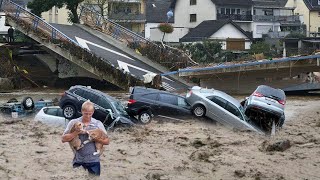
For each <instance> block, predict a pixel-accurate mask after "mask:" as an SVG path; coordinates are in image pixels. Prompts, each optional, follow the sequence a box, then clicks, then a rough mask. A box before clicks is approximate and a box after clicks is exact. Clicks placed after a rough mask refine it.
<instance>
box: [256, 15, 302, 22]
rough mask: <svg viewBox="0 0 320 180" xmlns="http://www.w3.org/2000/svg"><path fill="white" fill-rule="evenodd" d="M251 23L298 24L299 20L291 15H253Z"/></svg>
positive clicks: (296, 16)
mask: <svg viewBox="0 0 320 180" xmlns="http://www.w3.org/2000/svg"><path fill="white" fill-rule="evenodd" d="M253 21H262V22H280V23H281V22H283V23H294V22H300V19H299V16H298V15H292V16H265V15H254V16H253Z"/></svg>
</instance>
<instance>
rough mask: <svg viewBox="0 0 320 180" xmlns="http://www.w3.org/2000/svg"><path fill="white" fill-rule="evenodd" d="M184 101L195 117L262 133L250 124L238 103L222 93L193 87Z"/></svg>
mask: <svg viewBox="0 0 320 180" xmlns="http://www.w3.org/2000/svg"><path fill="white" fill-rule="evenodd" d="M186 99H187V102H188V103H189V104H190V105H191V107H192V112H193V114H194V115H195V116H197V117H201V116H207V117H209V118H210V119H213V120H215V121H218V122H220V123H222V124H225V125H227V126H232V127H234V128H237V129H249V130H252V131H256V132H259V133H262V131H261V130H260V129H259V128H257V127H255V126H254V125H252V124H251V123H250V120H249V119H248V117H247V116H246V115H245V113H244V110H243V107H242V106H241V104H240V102H239V101H238V100H236V99H234V98H233V97H231V96H230V95H228V94H226V93H224V92H222V91H218V90H215V89H204V88H201V87H199V86H195V87H193V88H192V89H191V90H190V91H189V92H188V93H187V95H186Z"/></svg>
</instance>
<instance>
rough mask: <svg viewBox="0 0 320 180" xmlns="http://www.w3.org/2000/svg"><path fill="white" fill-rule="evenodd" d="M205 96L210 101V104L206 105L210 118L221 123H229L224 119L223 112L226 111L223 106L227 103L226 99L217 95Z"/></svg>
mask: <svg viewBox="0 0 320 180" xmlns="http://www.w3.org/2000/svg"><path fill="white" fill-rule="evenodd" d="M207 98H208V99H209V100H210V101H211V104H210V105H208V110H209V113H207V114H208V116H209V117H210V118H211V119H214V120H216V121H218V122H220V123H222V124H229V123H228V122H227V121H226V120H225V113H226V112H225V111H226V110H225V106H226V104H227V103H228V101H227V100H225V99H223V98H221V97H219V96H210V97H207ZM212 103H214V104H212Z"/></svg>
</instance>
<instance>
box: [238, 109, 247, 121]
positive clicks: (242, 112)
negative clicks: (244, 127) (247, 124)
mask: <svg viewBox="0 0 320 180" xmlns="http://www.w3.org/2000/svg"><path fill="white" fill-rule="evenodd" d="M239 110H240V112H241V114H242V115H243V117H244V118H245V121H249V117H248V116H246V114H245V113H244V108H243V106H241V105H240V106H239Z"/></svg>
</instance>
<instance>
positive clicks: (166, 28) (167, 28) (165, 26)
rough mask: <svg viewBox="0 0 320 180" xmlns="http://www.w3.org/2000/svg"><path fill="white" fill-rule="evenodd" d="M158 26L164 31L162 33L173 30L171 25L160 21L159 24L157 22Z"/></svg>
mask: <svg viewBox="0 0 320 180" xmlns="http://www.w3.org/2000/svg"><path fill="white" fill-rule="evenodd" d="M158 28H159V30H160V31H161V32H164V33H172V32H173V26H172V25H171V24H169V23H161V24H159V26H158Z"/></svg>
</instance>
